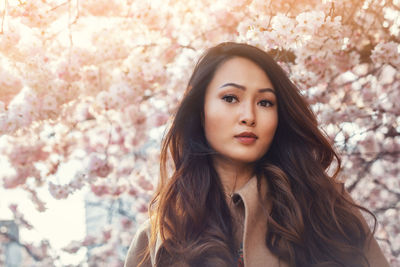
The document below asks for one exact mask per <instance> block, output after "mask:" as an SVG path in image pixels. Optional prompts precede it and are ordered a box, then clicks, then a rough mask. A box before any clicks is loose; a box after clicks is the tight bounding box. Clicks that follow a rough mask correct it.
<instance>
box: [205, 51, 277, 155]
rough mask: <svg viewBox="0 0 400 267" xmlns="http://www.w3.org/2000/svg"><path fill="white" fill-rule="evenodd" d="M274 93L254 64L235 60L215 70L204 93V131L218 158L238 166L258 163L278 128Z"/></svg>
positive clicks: (243, 60) (263, 73)
mask: <svg viewBox="0 0 400 267" xmlns="http://www.w3.org/2000/svg"><path fill="white" fill-rule="evenodd" d="M277 104H278V103H277V97H276V95H275V89H274V87H273V86H272V84H271V81H270V80H269V78H268V76H267V75H266V74H265V72H264V71H263V70H262V69H261V68H260V67H259V66H258V65H256V64H255V63H254V62H252V61H251V60H249V59H246V58H243V57H234V58H231V59H229V60H227V61H225V62H224V63H222V65H221V66H219V68H218V69H217V70H216V72H215V74H214V77H213V79H212V80H211V82H210V84H209V85H208V87H207V89H206V95H205V103H204V131H205V135H206V138H207V141H208V143H209V144H210V146H211V147H212V148H213V149H214V150H216V151H217V152H218V153H219V156H222V157H223V158H227V159H230V160H233V161H235V162H240V163H252V162H255V161H256V160H258V159H260V158H261V157H262V156H263V155H264V154H265V153H266V152H267V150H268V148H269V146H270V145H271V143H272V140H273V137H274V134H275V130H276V128H277V126H278V108H277Z"/></svg>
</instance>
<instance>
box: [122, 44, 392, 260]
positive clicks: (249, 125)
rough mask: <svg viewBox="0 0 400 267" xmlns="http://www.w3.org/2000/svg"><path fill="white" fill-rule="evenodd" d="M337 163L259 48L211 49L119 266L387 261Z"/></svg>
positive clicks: (169, 138)
mask: <svg viewBox="0 0 400 267" xmlns="http://www.w3.org/2000/svg"><path fill="white" fill-rule="evenodd" d="M168 153H170V154H171V156H172V160H173V167H172V174H171V175H168V174H167V167H168V166H169V165H168V164H167V158H168ZM334 160H336V165H337V169H336V172H335V173H334V175H332V176H330V175H328V173H327V169H328V167H329V166H330V165H331V163H332V162H333V161H334ZM339 169H340V159H339V157H338V156H337V154H336V153H335V152H334V150H333V148H332V146H331V145H330V143H329V141H328V140H327V139H326V137H325V136H324V135H323V134H322V133H321V131H320V130H319V129H318V125H317V120H316V118H315V116H314V114H313V113H312V111H311V110H310V107H309V106H308V105H307V104H306V102H305V100H304V99H303V98H302V96H301V95H300V93H299V91H298V89H297V88H296V87H295V85H294V84H293V83H292V82H291V81H290V80H289V79H288V77H287V76H286V74H285V72H284V71H283V70H282V69H281V68H280V67H279V65H278V64H277V63H276V62H275V61H274V60H273V59H272V58H271V57H270V56H269V55H268V54H266V53H265V52H264V51H262V50H260V49H258V48H256V47H253V46H249V45H246V44H237V43H222V44H220V45H218V46H216V47H213V48H211V49H209V50H208V51H206V53H205V54H204V55H203V57H202V58H201V59H200V60H199V62H198V63H197V65H196V67H195V69H194V72H193V74H192V77H191V78H190V81H189V84H188V89H187V91H186V94H185V96H184V97H183V100H182V102H181V104H180V106H179V109H178V111H177V113H176V114H175V117H174V121H173V123H172V126H171V128H170V130H169V132H168V134H167V136H166V138H165V139H164V141H163V146H162V151H161V180H160V183H159V186H158V189H157V191H156V193H155V196H154V198H153V200H152V202H151V203H150V220H149V221H147V222H146V223H145V224H144V225H143V226H142V227H141V228H140V229H139V231H138V232H137V234H136V236H135V238H134V240H133V242H132V244H131V247H130V249H129V251H128V255H127V258H126V262H125V265H126V266H246V267H253V266H377V267H378V266H379V267H382V266H388V263H387V261H386V260H385V258H384V256H383V254H382V252H381V250H380V248H379V246H378V244H377V242H376V241H375V239H374V238H373V235H372V233H371V232H370V230H369V227H368V225H367V224H366V222H365V220H364V219H363V217H362V215H361V213H360V212H359V210H360V209H362V210H364V211H367V210H366V209H364V208H362V207H360V206H358V205H356V204H354V203H353V202H352V200H351V198H350V197H349V195H348V194H347V193H346V192H345V190H344V187H343V185H342V184H341V183H339V182H337V181H336V179H335V177H336V175H337V173H338V171H339ZM372 216H373V215H372Z"/></svg>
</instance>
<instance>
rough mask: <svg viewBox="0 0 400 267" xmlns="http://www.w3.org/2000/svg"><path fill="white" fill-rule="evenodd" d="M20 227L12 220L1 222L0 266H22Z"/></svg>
mask: <svg viewBox="0 0 400 267" xmlns="http://www.w3.org/2000/svg"><path fill="white" fill-rule="evenodd" d="M21 261H22V249H21V246H20V245H19V230H18V225H17V224H16V223H15V222H14V221H12V220H3V221H2V220H0V266H5V267H17V266H21Z"/></svg>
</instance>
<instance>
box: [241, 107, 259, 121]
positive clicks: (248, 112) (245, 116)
mask: <svg viewBox="0 0 400 267" xmlns="http://www.w3.org/2000/svg"><path fill="white" fill-rule="evenodd" d="M240 124H243V125H246V126H255V125H256V115H255V113H254V109H253V107H252V106H251V104H247V105H246V104H244V105H243V108H242V109H241V110H240Z"/></svg>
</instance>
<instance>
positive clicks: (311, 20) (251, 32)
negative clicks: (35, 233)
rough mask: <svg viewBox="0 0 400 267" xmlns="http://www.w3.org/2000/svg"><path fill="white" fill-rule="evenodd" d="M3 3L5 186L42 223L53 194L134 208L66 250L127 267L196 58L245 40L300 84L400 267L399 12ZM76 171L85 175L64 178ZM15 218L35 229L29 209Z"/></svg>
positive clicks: (293, 5) (46, 246) (53, 0)
mask: <svg viewBox="0 0 400 267" xmlns="http://www.w3.org/2000/svg"><path fill="white" fill-rule="evenodd" d="M1 2H2V3H1V4H0V8H1V9H0V12H1V17H0V18H1V21H0V23H1V24H0V27H1V28H0V135H1V136H0V151H1V154H0V155H1V160H2V162H3V164H6V165H7V164H8V166H9V167H8V171H7V172H4V173H2V174H0V179H1V180H2V186H3V187H4V188H5V189H6V190H22V191H24V192H26V196H27V199H30V200H31V201H32V203H33V204H34V206H35V208H36V209H37V210H38V211H40V212H43V211H45V210H46V201H45V200H43V199H42V198H41V196H40V194H38V190H40V189H43V188H47V189H48V191H49V192H50V194H51V195H52V197H53V198H55V199H66V198H68V197H69V196H70V195H71V194H74V193H76V192H78V191H81V190H84V189H89V190H90V191H91V192H92V194H94V195H95V196H97V197H98V199H99V200H100V201H118V200H119V199H128V202H129V200H131V201H132V203H134V204H132V205H131V206H130V207H129V208H128V209H126V208H125V209H124V208H118V209H117V211H116V213H117V214H119V217H118V218H119V219H118V220H120V222H119V223H118V224H113V225H111V224H110V225H108V226H107V225H106V226H104V229H103V230H102V233H101V234H100V235H96V236H91V235H88V236H87V237H85V238H83V239H82V240H76V241H74V242H72V243H71V244H70V245H69V246H67V247H65V248H64V251H66V252H68V253H76V252H77V251H78V250H80V249H81V248H83V247H86V248H90V249H91V252H92V253H90V256H88V257H87V259H85V261H87V262H88V263H89V265H95V263H98V262H108V265H111V266H114V265H115V266H120V265H121V264H122V262H123V260H124V258H123V255H121V253H117V251H119V249H120V248H121V247H122V248H125V249H126V247H127V246H128V245H129V242H130V240H131V238H132V236H133V234H134V232H135V229H136V228H137V226H138V225H139V224H140V223H141V222H142V221H143V220H144V218H145V217H146V213H147V203H148V201H149V199H150V196H151V193H152V190H153V188H154V186H155V185H156V183H157V177H158V160H159V145H160V140H161V138H162V134H163V132H164V130H165V128H166V127H168V124H169V118H170V116H171V114H173V112H174V110H175V108H176V107H177V104H178V103H179V100H180V99H181V97H182V94H183V92H184V90H185V86H186V83H187V81H188V78H189V75H190V73H191V71H192V69H193V67H194V64H195V62H196V60H197V58H198V57H199V55H200V54H201V53H202V52H203V51H204V49H206V48H208V47H210V46H213V45H215V44H217V43H219V42H222V41H237V42H246V43H249V44H253V45H256V46H258V47H260V48H262V49H264V50H267V51H269V52H270V53H271V54H272V55H273V56H274V57H275V58H276V59H277V60H278V61H279V63H280V64H281V66H282V67H283V68H284V69H285V70H286V71H287V73H288V75H289V76H290V78H291V79H292V80H293V81H294V82H295V83H296V84H297V85H298V86H299V88H300V89H301V92H302V93H303V95H304V96H305V97H306V98H307V100H308V101H309V103H310V104H311V105H312V108H313V110H314V112H315V113H316V115H317V117H318V119H319V121H320V125H321V128H322V129H323V130H324V131H325V132H326V134H327V135H328V136H329V138H330V140H331V141H332V143H333V144H334V145H335V147H336V148H337V150H338V152H339V153H340V155H341V157H342V160H343V168H342V172H341V179H343V180H344V181H345V184H346V187H347V189H348V191H349V192H350V193H351V194H352V196H353V198H354V199H355V200H356V201H357V202H359V203H361V204H363V205H364V206H365V207H367V208H369V209H371V210H372V211H373V212H374V213H375V214H376V216H377V219H378V223H379V224H378V227H377V232H376V237H377V239H378V241H379V243H380V245H381V247H382V248H383V250H384V253H385V255H386V256H387V258H388V259H389V260H390V262H391V264H392V266H400V226H399V218H400V212H399V205H400V204H399V203H400V177H399V173H400V172H399V168H400V164H399V162H400V161H399V153H400V125H399V123H400V119H399V118H400V93H399V89H400V88H399V87H400V86H399V85H400V74H399V73H400V72H399V68H400V19H399V18H400V1H398V0H392V1H385V0H379V1H378V0H363V1H358V0H351V1H339V0H337V1H333V0H324V1H315V0H302V1H295V0H283V1H273V0H238V1H228V0H218V1H211V0H201V1H199V0H185V1H183V0H154V1H153V0H149V1H136V0H85V1H79V0H41V1H28V0H26V1H24V0H18V1H17V0H14V1H13V0H4V1H1ZM72 161H79V162H80V165H79V166H80V167H79V169H77V170H76V172H75V173H74V175H73V177H71V178H69V179H60V175H61V172H60V169H61V168H62V167H63V166H64V165H66V164H68V163H69V162H72ZM10 210H11V211H12V212H13V214H14V219H15V222H16V223H18V224H19V225H20V227H21V228H27V229H31V228H32V225H31V223H30V222H29V217H26V216H24V214H25V212H21V211H20V210H19V207H18V205H16V204H11V205H10ZM3 235H4V234H3ZM10 238H11V237H7V238H6V239H7V240H9V239H10ZM0 240H3V239H0ZM18 242H19V244H20V245H21V247H23V248H24V249H25V250H27V251H28V252H29V255H30V256H31V258H32V260H33V261H36V262H38V263H40V264H42V265H43V264H44V263H45V264H49V265H52V264H53V265H57V264H59V261H58V252H57V251H54V250H53V249H51V244H50V243H49V242H47V241H46V240H41V241H40V242H38V243H37V244H29V243H26V242H24V241H23V240H20V241H18Z"/></svg>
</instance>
